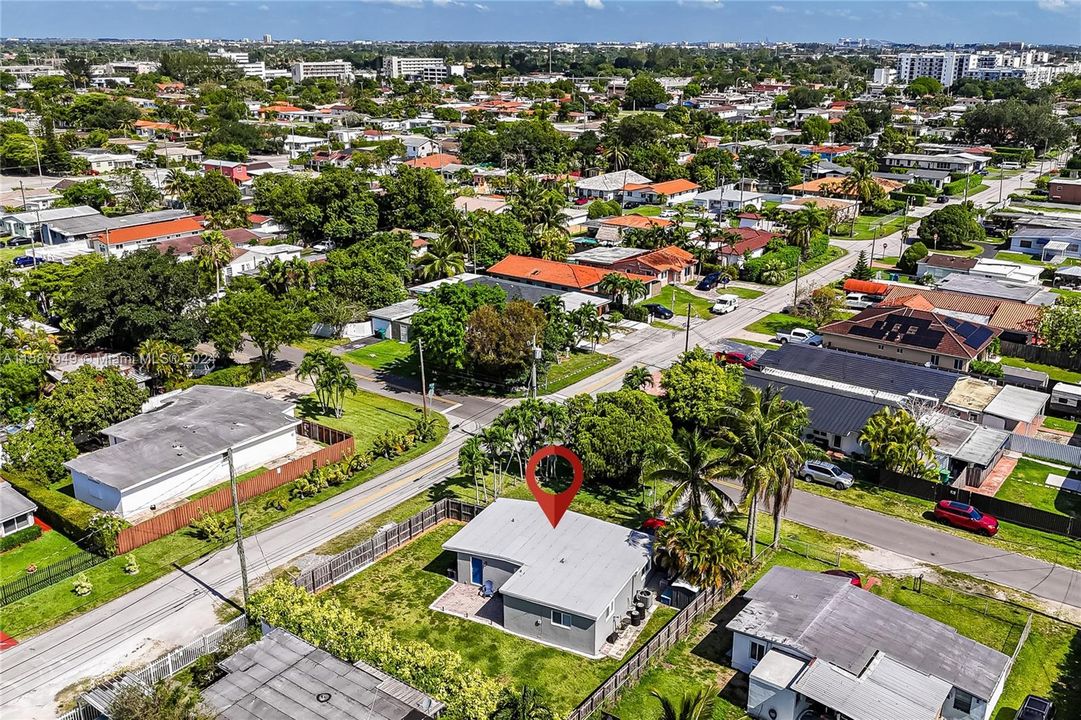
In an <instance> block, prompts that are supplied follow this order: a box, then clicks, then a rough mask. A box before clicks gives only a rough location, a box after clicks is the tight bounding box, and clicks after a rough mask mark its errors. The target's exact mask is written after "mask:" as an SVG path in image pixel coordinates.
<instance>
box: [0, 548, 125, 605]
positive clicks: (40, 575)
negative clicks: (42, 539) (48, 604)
mask: <svg viewBox="0 0 1081 720" xmlns="http://www.w3.org/2000/svg"><path fill="white" fill-rule="evenodd" d="M107 559H108V558H106V557H103V556H101V555H95V554H94V553H89V552H80V553H79V554H78V555H72V556H71V557H69V558H64V559H63V560H61V561H60V562H56V563H53V564H52V565H45V566H43V567H39V568H38V569H37V570H36V571H35V572H34V573H33V574H30V575H28V574H26V573H25V568H24V573H23V574H22V575H21V576H20V577H17V578H15V579H14V580H11V581H10V582H6V583H4V584H3V585H0V605H7V604H8V603H13V602H15V601H16V600H21V599H22V598H24V597H26V596H27V595H32V594H33V593H36V592H37V591H38V590H43V589H45V588H47V587H49V586H50V585H53V584H54V583H58V582H60V581H61V580H66V579H67V578H69V577H73V576H75V575H78V574H79V573H81V572H85V571H87V570H89V569H90V568H92V567H94V566H95V565H97V564H99V563H103V562H105V561H106V560H107Z"/></svg>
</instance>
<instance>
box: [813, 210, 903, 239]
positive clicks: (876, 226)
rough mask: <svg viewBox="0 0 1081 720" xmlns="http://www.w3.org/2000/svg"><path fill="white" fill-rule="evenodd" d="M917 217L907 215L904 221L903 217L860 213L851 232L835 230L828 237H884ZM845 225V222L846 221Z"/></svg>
mask: <svg viewBox="0 0 1081 720" xmlns="http://www.w3.org/2000/svg"><path fill="white" fill-rule="evenodd" d="M917 219H918V218H915V217H913V216H911V215H910V216H909V217H908V221H907V222H906V221H905V217H904V216H903V215H902V216H900V217H892V216H891V217H889V218H888V219H887V217H885V216H879V215H860V216H859V217H858V218H856V222H855V224H854V227H852V229H851V232H850V233H849V232H835V233H833V234H831V235H830V237H833V238H837V239H839V240H872V239H874V238H876V237H877V238H884V237H886V236H887V235H892V234H893V233H895V232H898V231H899V230H901V228H903V227H905V225H911V224H912V223H914V222H916V220H917ZM846 225H847V223H846ZM845 229H848V228H847V227H846V228H845Z"/></svg>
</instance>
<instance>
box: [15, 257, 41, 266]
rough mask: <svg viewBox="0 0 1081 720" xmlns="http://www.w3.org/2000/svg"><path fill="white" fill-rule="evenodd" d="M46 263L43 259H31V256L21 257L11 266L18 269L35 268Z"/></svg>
mask: <svg viewBox="0 0 1081 720" xmlns="http://www.w3.org/2000/svg"><path fill="white" fill-rule="evenodd" d="M44 262H45V261H44V260H42V259H41V258H37V257H31V256H30V255H21V256H19V257H17V258H15V259H14V260H12V261H11V264H12V265H14V266H15V267H17V268H28V267H34V266H35V265H41V264H43V263H44Z"/></svg>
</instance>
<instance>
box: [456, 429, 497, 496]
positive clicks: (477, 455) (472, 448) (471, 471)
mask: <svg viewBox="0 0 1081 720" xmlns="http://www.w3.org/2000/svg"><path fill="white" fill-rule="evenodd" d="M489 467H491V458H489V457H488V456H487V455H486V454H485V453H484V448H482V447H481V439H480V438H479V437H476V436H474V437H471V438H469V439H468V440H466V441H465V442H464V443H462V447H461V448H459V449H458V468H459V469H460V470H461V471H462V472H464V473H465V474H466V475H469V476H470V477H471V478H473V492H474V494H475V497H476V502H477V504H478V505H479V504H480V496H481V483H480V480H479V477H480V476H481V475H483V474H484V473H485V472H486V471H487V470H488V468H489ZM483 485H484V502H488V483H484V484H483Z"/></svg>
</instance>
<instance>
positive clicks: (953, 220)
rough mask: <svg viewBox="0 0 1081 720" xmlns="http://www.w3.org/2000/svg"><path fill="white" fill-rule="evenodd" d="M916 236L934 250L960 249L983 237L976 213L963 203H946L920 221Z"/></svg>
mask: <svg viewBox="0 0 1081 720" xmlns="http://www.w3.org/2000/svg"><path fill="white" fill-rule="evenodd" d="M916 236H917V237H919V239H920V240H922V241H923V244H924V245H930V246H931V247H933V248H934V249H935V250H960V249H964V248H966V247H969V246H970V245H972V244H973V243H978V242H980V241H982V240H983V239H984V237H985V236H986V232H985V231H984V229H983V226H982V225H980V221H979V220H978V219H977V218H976V213H975V212H973V211H972V210H971V209H969V208H968V207H966V206H965V205H963V204H961V205H947V206H946V207H944V208H939V209H938V210H935V211H934V212H932V213H931V214H930V215H928V216H927V217H925V218H924V219H923V220H922V221H921V222H920V227H919V229H918V230H917V231H916Z"/></svg>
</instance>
